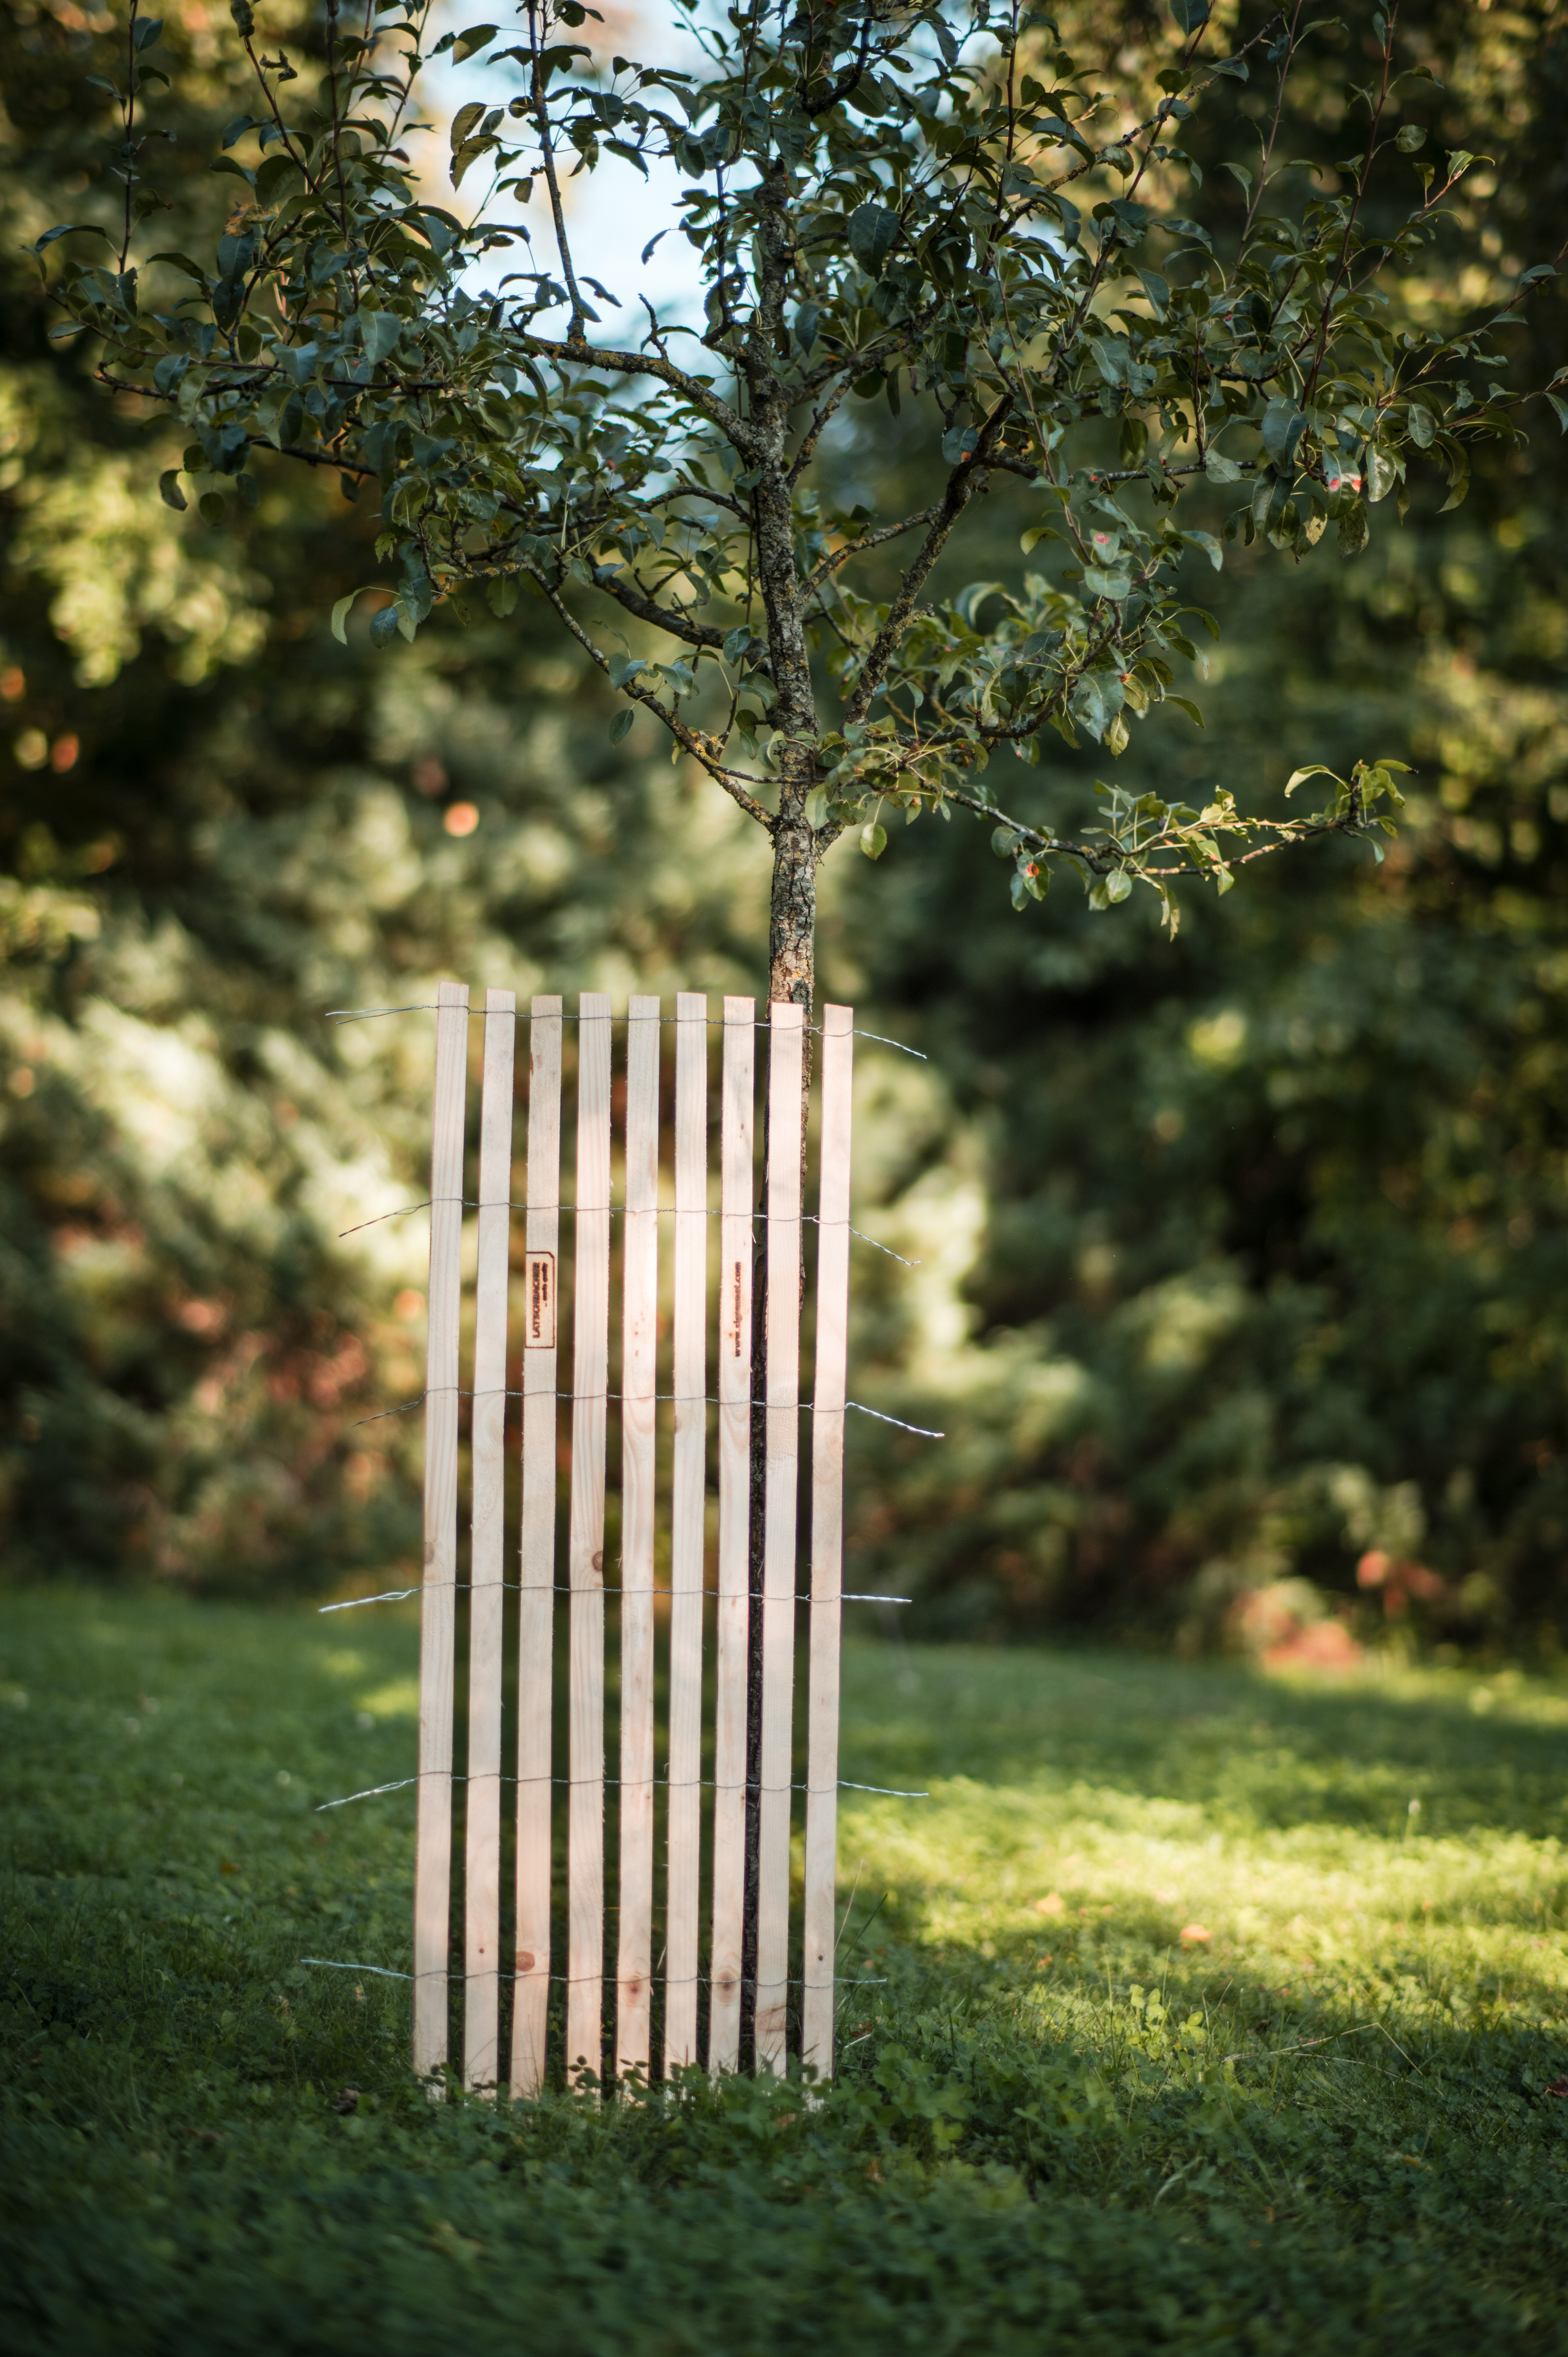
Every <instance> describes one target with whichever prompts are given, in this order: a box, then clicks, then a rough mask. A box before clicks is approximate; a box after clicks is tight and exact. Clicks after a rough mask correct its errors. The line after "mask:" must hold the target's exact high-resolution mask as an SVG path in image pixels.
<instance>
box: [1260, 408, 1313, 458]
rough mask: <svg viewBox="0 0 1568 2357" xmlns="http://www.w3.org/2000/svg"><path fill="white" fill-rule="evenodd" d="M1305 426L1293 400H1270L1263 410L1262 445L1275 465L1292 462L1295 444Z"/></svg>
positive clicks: (1304, 419) (1303, 418)
mask: <svg viewBox="0 0 1568 2357" xmlns="http://www.w3.org/2000/svg"><path fill="white" fill-rule="evenodd" d="M1306 426H1307V421H1306V418H1305V415H1304V414H1303V413H1302V412H1301V411H1300V410H1299V409H1298V408H1297V407H1296V406H1295V404H1294V402H1290V401H1271V402H1270V404H1269V405H1268V407H1267V409H1265V410H1264V412H1263V447H1264V449H1265V450H1266V451H1267V452H1268V454H1269V456H1270V457H1271V458H1272V459H1273V462H1274V464H1275V466H1276V467H1289V466H1291V465H1292V464H1293V462H1294V458H1295V451H1296V445H1297V443H1298V442H1299V441H1300V440H1301V437H1302V436H1303V435H1304V434H1305V431H1306Z"/></svg>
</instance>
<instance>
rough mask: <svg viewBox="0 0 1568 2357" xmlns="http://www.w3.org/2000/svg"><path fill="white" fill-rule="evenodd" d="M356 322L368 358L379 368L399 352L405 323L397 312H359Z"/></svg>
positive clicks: (355, 317) (356, 314) (355, 316)
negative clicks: (396, 351) (399, 343)
mask: <svg viewBox="0 0 1568 2357" xmlns="http://www.w3.org/2000/svg"><path fill="white" fill-rule="evenodd" d="M354 322H355V325H356V326H357V327H358V328H359V330H360V342H361V343H362V344H363V346H364V348H365V353H366V357H367V358H368V359H369V360H370V361H371V364H372V365H373V366H375V367H377V368H379V367H380V366H381V362H382V361H385V360H390V359H391V358H392V353H393V352H394V351H395V350H397V347H398V342H399V339H400V338H401V337H402V335H403V321H402V320H401V319H400V318H399V317H398V316H397V313H396V312H395V311H358V312H356V313H355V315H354Z"/></svg>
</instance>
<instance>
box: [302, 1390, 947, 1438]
mask: <svg viewBox="0 0 1568 2357" xmlns="http://www.w3.org/2000/svg"><path fill="white" fill-rule="evenodd" d="M450 1392H456V1394H457V1397H458V1398H459V1399H530V1398H533V1399H537V1398H538V1397H539V1396H540V1394H538V1393H537V1392H533V1393H530V1392H523V1391H518V1390H516V1389H514V1388H513V1387H512V1386H511V1385H510V1384H508V1385H505V1386H503V1385H501V1384H499V1383H498V1384H497V1385H496V1386H495V1387H494V1388H493V1389H492V1390H489V1391H482V1392H475V1391H468V1390H467V1389H466V1388H465V1387H464V1385H463V1384H461V1383H435V1384H431V1385H429V1386H427V1388H426V1389H425V1390H424V1391H422V1392H420V1393H418V1394H416V1395H415V1396H414V1397H413V1399H411V1400H400V1401H399V1403H398V1405H397V1406H396V1407H379V1408H377V1410H376V1412H375V1414H374V1415H360V1416H356V1417H355V1419H354V1421H353V1423H352V1424H351V1425H350V1426H349V1431H350V1432H357V1431H358V1430H359V1428H360V1425H362V1424H381V1423H382V1422H383V1421H384V1419H385V1418H386V1417H387V1416H389V1415H409V1414H410V1413H411V1411H412V1410H413V1409H414V1408H416V1407H423V1406H424V1403H425V1401H426V1400H427V1399H431V1398H433V1397H436V1396H438V1395H440V1394H445V1393H450ZM545 1396H546V1397H551V1398H554V1399H558V1400H605V1401H609V1400H615V1401H617V1402H620V1403H624V1401H625V1399H626V1396H627V1394H625V1392H554V1393H551V1394H545ZM648 1396H649V1395H648V1394H639V1403H640V1404H642V1405H646V1403H647V1398H648ZM651 1397H652V1399H653V1400H654V1402H655V1403H656V1404H662V1405H665V1406H670V1405H674V1406H677V1407H699V1406H700V1407H733V1406H737V1405H744V1406H747V1407H754V1408H767V1409H768V1410H770V1411H771V1412H772V1413H773V1414H775V1415H783V1414H785V1413H786V1412H787V1413H789V1414H790V1415H815V1414H816V1403H815V1401H814V1400H790V1401H788V1402H781V1401H777V1400H748V1401H744V1402H737V1401H734V1400H722V1399H720V1398H719V1396H718V1394H716V1393H715V1392H654V1393H653V1394H651ZM639 1403H637V1402H634V1405H636V1404H639ZM843 1405H844V1408H846V1409H847V1408H854V1410H855V1411H856V1413H857V1414H858V1415H869V1416H875V1419H876V1421H877V1423H878V1424H892V1425H897V1427H898V1429H899V1431H900V1432H912V1433H914V1434H915V1435H916V1436H917V1437H918V1439H921V1440H945V1439H946V1438H947V1434H946V1433H945V1432H936V1431H933V1430H932V1429H931V1428H930V1426H927V1425H923V1424H906V1422H905V1421H904V1418H903V1417H902V1416H901V1415H884V1413H883V1411H882V1410H881V1408H879V1407H867V1406H866V1405H865V1401H864V1400H845V1402H844V1404H843ZM822 1413H823V1415H842V1414H843V1409H839V1408H824V1409H823V1411H822Z"/></svg>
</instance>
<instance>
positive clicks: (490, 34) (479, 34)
mask: <svg viewBox="0 0 1568 2357" xmlns="http://www.w3.org/2000/svg"><path fill="white" fill-rule="evenodd" d="M495 37H496V27H495V26H494V25H470V26H469V27H468V29H467V32H466V33H459V34H458V35H457V36H456V39H455V40H454V41H453V43H452V62H453V64H454V65H457V66H460V65H462V64H463V62H464V60H465V59H467V58H471V57H472V56H473V54H474V51H475V50H476V49H482V48H487V47H488V46H489V43H490V42H491V41H493V40H494V39H495ZM482 111H483V110H482V109H481V112H482ZM452 144H453V145H454V146H456V140H454V141H453V143H452Z"/></svg>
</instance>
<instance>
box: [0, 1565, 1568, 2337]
mask: <svg viewBox="0 0 1568 2357" xmlns="http://www.w3.org/2000/svg"><path fill="white" fill-rule="evenodd" d="M412 1672H413V1628H412V1625H411V1623H410V1622H409V1620H407V1619H406V1617H403V1616H399V1617H397V1618H395V1619H394V1618H390V1617H384V1616H382V1615H381V1614H378V1613H377V1612H374V1611H369V1612H362V1613H356V1614H354V1615H352V1616H345V1617H344V1618H342V1619H332V1620H318V1619H316V1618H313V1617H307V1616H305V1615H301V1614H295V1613H292V1612H291V1613H287V1614H285V1613H275V1614H267V1613H263V1612H259V1611H244V1610H239V1609H229V1608H220V1607H194V1606H188V1605H182V1604H177V1603H174V1602H168V1601H162V1600H145V1599H143V1600H138V1599H135V1598H124V1597H118V1596H116V1597H111V1596H107V1595H102V1594H91V1593H81V1592H73V1591H70V1590H66V1589H63V1588H62V1589H58V1590H52V1591H49V1592H47V1593H38V1592H35V1593H31V1594H24V1595H17V1594H12V1595H10V1596H8V1597H6V1598H4V1599H3V1601H0V1771H3V1774H4V1781H5V1821H4V1822H5V1884H4V1887H3V1888H0V1903H3V1906H4V1914H5V1976H6V1977H5V1986H4V1988H3V1989H0V2037H3V2039H4V2042H5V2054H4V2070H3V2090H0V2137H3V2139H4V2151H3V2157H0V2202H3V2210H0V2332H3V2334H4V2340H5V2346H6V2348H7V2350H10V2351H16V2352H31V2351H34V2350H51V2351H54V2350H63V2351H75V2350H84V2351H97V2350H102V2351H104V2352H110V2351H113V2352H114V2357H134V2352H144V2351H145V2352H157V2357H166V2352H209V2351H245V2352H249V2351H267V2352H272V2351H279V2350H287V2351H308V2352H315V2351H345V2352H347V2351H354V2352H375V2357H401V2352H411V2357H412V2352H433V2351H445V2350H446V2349H448V2348H461V2349H462V2350H463V2351H464V2352H465V2357H470V2352H471V2357H484V2352H491V2351H496V2352H500V2351H503V2350H504V2351H507V2352H512V2351H515V2350H517V2349H519V2348H526V2349H533V2348H537V2349H539V2350H540V2351H542V2352H547V2357H577V2352H584V2353H585V2357H601V2352H603V2357H609V2352H618V2357H619V2352H649V2357H682V2352H703V2357H708V2352H714V2357H718V2352H723V2357H749V2352H758V2357H762V2352H767V2357H773V2352H793V2351H797V2350H799V2351H801V2352H807V2351H809V2352H812V2357H837V2353H838V2352H844V2357H849V2352H856V2357H865V2352H873V2353H874V2357H880V2352H919V2357H948V2352H976V2357H978V2352H986V2357H992V2352H1038V2351H1040V2350H1042V2349H1044V2350H1054V2349H1058V2348H1059V2349H1061V2350H1063V2351H1066V2350H1071V2351H1072V2352H1090V2357H1100V2352H1104V2357H1123V2352H1125V2357H1133V2352H1138V2357H1141V2352H1144V2351H1150V2350H1156V2351H1162V2350H1176V2351H1189V2350H1190V2351H1198V2350H1202V2351H1210V2350H1232V2349H1234V2350H1240V2351H1245V2352H1279V2357H1286V2352H1289V2357H1295V2352H1305V2351H1308V2350H1310V2351H1312V2352H1315V2357H1316V2352H1340V2351H1344V2352H1383V2351H1395V2350H1397V2351H1399V2352H1402V2357H1403V2352H1412V2351H1429V2350H1430V2351H1449V2350H1453V2351H1456V2352H1457V2351H1464V2352H1466V2357H1468V2352H1471V2351H1473V2350H1475V2349H1477V2348H1478V2347H1479V2348H1485V2349H1487V2351H1490V2350H1492V2349H1503V2350H1507V2349H1519V2350H1521V2351H1522V2350H1529V2351H1538V2350H1539V2351H1546V2350H1558V2349H1564V2348H1568V2334H1565V2332H1564V2328H1563V2323H1562V2322H1561V2321H1560V2309H1561V2300H1560V2272H1561V2254H1562V2250H1563V2242H1564V2230H1565V2228H1568V2200H1565V2196H1568V2101H1563V2100H1561V2099H1558V2098H1555V2097H1552V2096H1550V2095H1548V2094H1546V2093H1545V2092H1544V2090H1545V2089H1546V2087H1547V2086H1548V2085H1549V2084H1550V2083H1552V2081H1553V2080H1555V2079H1557V2078H1558V2077H1559V2076H1561V2075H1562V2074H1563V2072H1564V2071H1568V1936H1565V1917H1564V1905H1565V1900H1568V1854H1565V1851H1564V1846H1563V1845H1564V1839H1565V1837H1568V1778H1565V1772H1564V1771H1565V1770H1568V1692H1565V1691H1564V1690H1563V1689H1562V1688H1557V1687H1552V1686H1549V1685H1547V1684H1543V1683H1541V1682H1539V1681H1529V1680H1526V1679H1524V1678H1522V1677H1509V1676H1498V1675H1494V1676H1492V1677H1490V1678H1487V1679H1482V1678H1479V1677H1477V1676H1475V1675H1471V1674H1462V1673H1459V1672H1454V1671H1446V1672H1430V1673H1424V1672H1423V1673H1417V1672H1402V1673H1390V1674H1383V1675H1380V1676H1374V1675H1371V1674H1368V1675H1366V1676H1364V1677H1360V1678H1358V1679H1356V1680H1354V1681H1351V1682H1348V1683H1345V1684H1287V1683H1284V1682H1281V1681H1264V1680H1262V1679H1260V1678H1258V1677H1257V1676H1255V1675H1252V1674H1249V1673H1248V1672H1246V1671H1244V1670H1241V1669H1239V1668H1236V1669H1232V1668H1220V1667H1196V1666H1188V1665H1182V1664H1176V1663H1155V1662H1148V1661H1144V1660H1140V1659H1132V1658H1126V1657H1122V1656H1119V1655H1112V1654H1103V1655H1095V1656H1088V1655H1063V1654H1050V1653H1044V1652H1021V1651H1019V1652H995V1653H993V1652H981V1651H979V1650H970V1649H956V1648H954V1649H946V1650H942V1651H930V1652H916V1653H914V1654H912V1655H910V1656H908V1658H906V1657H905V1656H904V1655H903V1654H902V1653H900V1652H893V1651H891V1650H889V1649H886V1648H884V1647H882V1646H880V1645H867V1644H864V1643H863V1644H858V1645H855V1646H853V1647H851V1649H850V1652H849V1657H848V1662H847V1675H846V1692H845V1704H844V1718H845V1727H846V1757H845V1762H844V1772H845V1774H846V1775H848V1776H851V1777H858V1778H860V1779H862V1780H864V1781H868V1782H877V1783H889V1784H900V1785H903V1784H916V1785H920V1786H924V1785H925V1784H927V1783H928V1782H929V1787H930V1791H931V1794H932V1797H931V1798H930V1799H929V1801H925V1802H920V1803H914V1802H898V1801H885V1800H877V1799H874V1798H871V1797H869V1796H857V1795H854V1794H846V1795H845V1796H844V1809H843V1830H842V1838H841V1858H842V1865H843V1885H844V1897H845V1899H846V1900H848V1899H849V1897H850V1894H851V1887H852V1886H853V1887H854V1910H853V1917H852V1921H851V1928H850V1930H849V1932H848V1934H847V1936H846V1940H845V1943H844V1946H843V1950H842V1952H841V1955H842V1964H841V1969H843V1971H844V1972H846V1973H852V1974H853V1973H862V1974H864V1975H865V1979H866V1986H865V1987H864V1988H858V1989H857V1988H851V1989H850V1990H849V1991H848V1992H846V2001H845V2012H844V2025H843V2037H844V2040H845V2046H844V2053H843V2068H842V2072H841V2075H840V2078H839V2080H838V2082H837V2083H836V2084H835V2085H834V2087H833V2088H832V2091H831V2093H828V2094H827V2096H826V2098H825V2100H822V2101H820V2102H816V2103H808V2102H803V2101H802V2099H801V2093H800V2089H799V2087H798V2086H790V2085H788V2084H785V2085H780V2086H772V2085H762V2086H758V2085H757V2084H756V2083H748V2082H739V2081H737V2082H734V2083H728V2084H726V2085H725V2086H723V2087H721V2088H719V2089H717V2090H707V2089H705V2088H704V2087H703V2085H702V2084H701V2083H700V2082H693V2083H692V2084H690V2085H688V2086H687V2087H685V2088H684V2089H683V2090H682V2091H681V2092H680V2093H679V2095H678V2096H674V2095H669V2094H659V2095H655V2096H654V2097H653V2098H651V2099H650V2100H648V2101H646V2102H640V2103H636V2104H627V2105H622V2106H620V2107H618V2108H615V2109H611V2110H609V2111H605V2112H598V2111H596V2110H595V2109H594V2107H593V2106H592V2105H591V2104H587V2103H585V2102H582V2101H580V2100H574V2099H568V2098H566V2097H564V2096H561V2095H557V2096H553V2097H551V2098H549V2099H548V2100H546V2101H545V2102H543V2103H542V2104H538V2105H536V2106H530V2107H526V2108H520V2109H513V2108H511V2107H509V2106H506V2105H502V2106H500V2107H499V2108H492V2107H490V2106H489V2105H486V2104H481V2103H478V2102H462V2101H457V2102H453V2103H449V2104H445V2105H439V2106H433V2105H431V2104H429V2103H428V2102H426V2100H425V2099H424V2096H423V2095H422V2094H421V2093H419V2092H418V2091H417V2090H416V2089H415V2088H414V2087H413V2085H412V2084H411V2083H410V2081H409V2078H408V2075H407V2072H406V2068H405V2063H404V2055H405V2040H406V2013H407V1997H406V1991H405V1990H404V1988H403V1986H402V1985H401V1984H399V1983H397V1982H394V1981H383V1980H377V1979H374V1978H371V1977H370V1976H368V1975H354V1974H344V1973H333V1972H325V1971H320V1970H314V1969H310V1968H306V1967H304V1966H302V1965H301V1964H299V1962H298V1959H299V1958H300V1957H301V1956H309V1955H314V1956H328V1957H345V1958H349V1959H353V1960H355V1961H357V1962H360V1963H365V1964H377V1963H380V1964H387V1965H390V1966H393V1967H396V1966H399V1965H403V1964H406V1961H407V1953H406V1952H407V1913H408V1889H409V1878H410V1846H409V1831H410V1824H411V1821H412V1810H411V1807H410V1803H409V1796H408V1795H406V1794H400V1795H394V1796H392V1797H391V1798H390V1799H387V1800H384V1801H378V1802H371V1803H364V1804H362V1805H360V1806H359V1807H357V1808H353V1809H346V1810H342V1811H338V1812H334V1813H331V1814H329V1815H327V1816H320V1815H317V1813H315V1804H316V1803H317V1801H319V1800H321V1799H323V1798H325V1797H328V1795H331V1794H334V1793H338V1792H349V1791H352V1790H354V1789H356V1788H357V1787H359V1786H361V1785H368V1784H373V1783H377V1782H380V1781H383V1780H385V1779H387V1778H390V1777H392V1776H396V1775H399V1774H404V1773H406V1772H407V1771H408V1768H409V1765H410V1762H411V1759H412V1749H413V1717H412V1713H413V1684H412ZM1412 1803H1415V1804H1416V1805H1415V1806H1414V1807H1413V1808H1412ZM1041 1900H1047V1901H1048V1902H1049V1906H1048V1910H1047V1911H1042V1910H1041V1908H1040V1906H1039V1903H1038V1902H1040V1901H1041ZM1193 1926H1198V1927H1201V1928H1202V1929H1203V1930H1206V1931H1207V1932H1208V1934H1209V1937H1208V1940H1207V1941H1199V1940H1197V1939H1195V1938H1189V1939H1188V1941H1187V1943H1186V1944H1185V1945H1184V1943H1183V1942H1182V1940H1181V1937H1180V1934H1181V1933H1182V1932H1183V1930H1184V1929H1190V1927H1193ZM851 2041H853V2042H851ZM345 2087H352V2088H354V2089H357V2090H358V2091H359V2097H360V2100H359V2103H358V2106H357V2108H356V2109H354V2110H353V2111H352V2112H343V2113H340V2112H338V2111H336V2110H334V2108H333V2104H334V2102H335V2100H340V2098H341V2091H342V2090H343V2089H344V2088H345Z"/></svg>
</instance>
